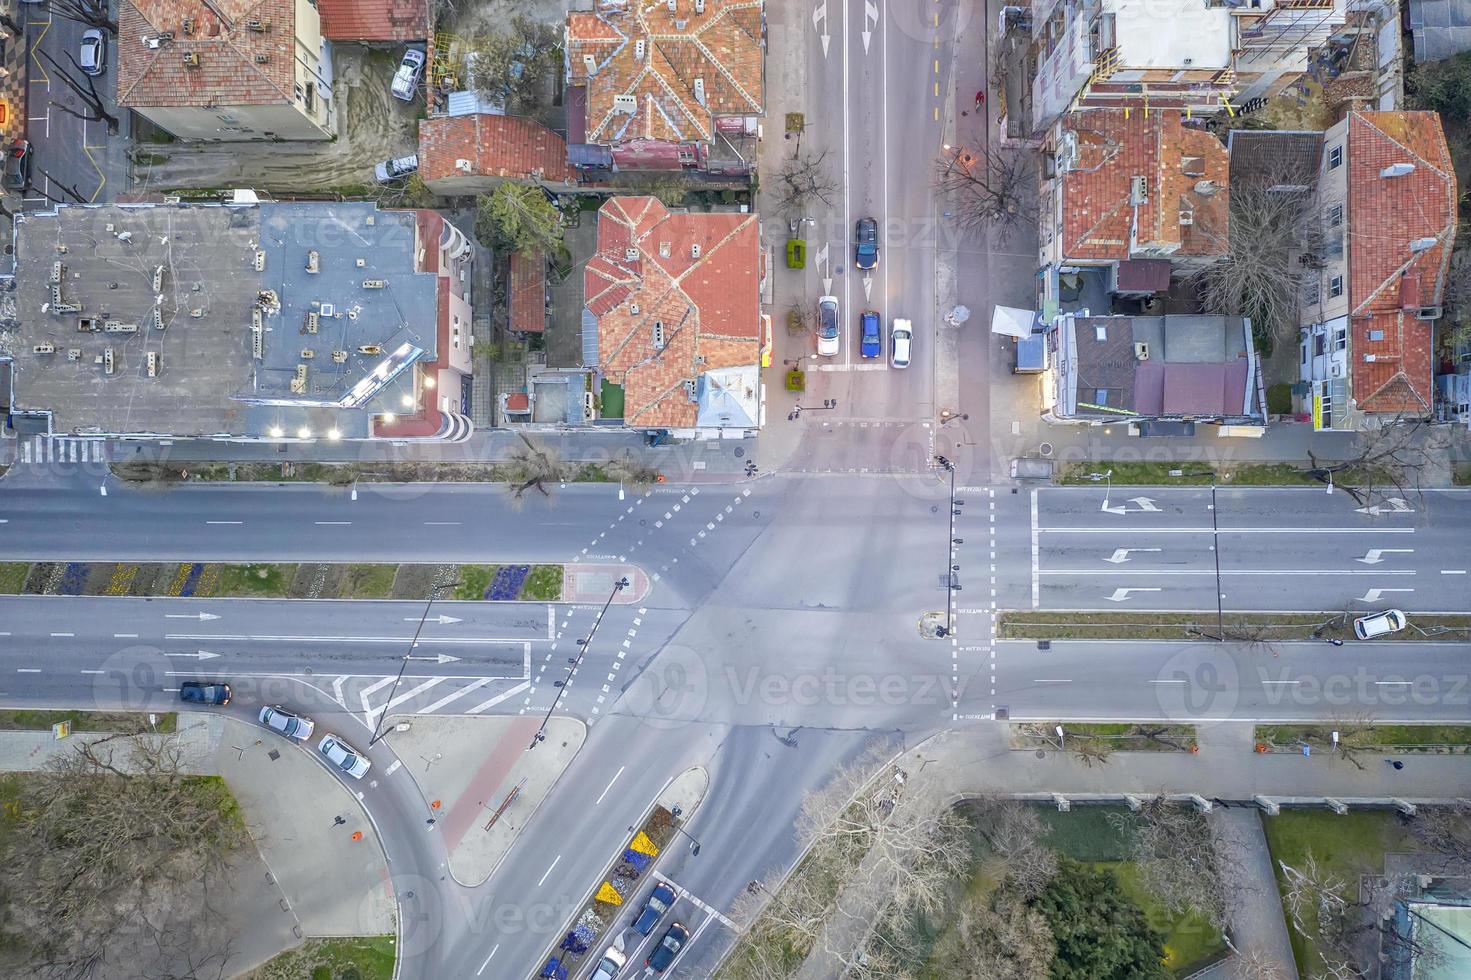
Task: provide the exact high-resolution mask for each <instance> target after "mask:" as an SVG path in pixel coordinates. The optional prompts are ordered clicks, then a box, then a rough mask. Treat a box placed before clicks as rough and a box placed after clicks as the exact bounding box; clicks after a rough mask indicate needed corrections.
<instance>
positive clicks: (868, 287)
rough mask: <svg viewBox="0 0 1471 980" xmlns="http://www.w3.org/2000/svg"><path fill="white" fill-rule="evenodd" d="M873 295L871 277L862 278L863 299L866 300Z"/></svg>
mask: <svg viewBox="0 0 1471 980" xmlns="http://www.w3.org/2000/svg"><path fill="white" fill-rule="evenodd" d="M872 295H873V276H864V277H863V298H864V299H865V300H867V299H868V298H869V297H870V296H872Z"/></svg>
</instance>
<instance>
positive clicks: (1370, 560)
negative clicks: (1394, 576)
mask: <svg viewBox="0 0 1471 980" xmlns="http://www.w3.org/2000/svg"><path fill="white" fill-rule="evenodd" d="M1414 553H1415V549H1414V548H1370V549H1369V553H1368V554H1366V555H1365V556H1364V557H1362V558H1355V559H1354V561H1361V562H1363V563H1364V564H1365V565H1377V564H1379V563H1380V562H1381V561H1383V560H1384V559H1383V558H1382V557H1380V556H1381V555H1413V554H1414Z"/></svg>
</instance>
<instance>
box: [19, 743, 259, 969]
mask: <svg viewBox="0 0 1471 980" xmlns="http://www.w3.org/2000/svg"><path fill="white" fill-rule="evenodd" d="M74 744H75V748H74V750H73V751H71V752H68V753H65V754H63V755H61V756H59V757H57V758H56V759H55V760H54V761H53V762H52V763H51V764H50V765H49V766H48V768H47V769H46V770H44V772H43V774H42V775H41V776H40V777H39V778H38V779H37V780H36V781H35V783H34V784H33V789H32V792H30V793H29V794H28V795H27V796H26V798H25V799H24V800H23V801H22V804H21V807H20V810H19V813H18V816H17V821H16V826H15V829H14V830H13V832H12V834H11V836H10V839H9V846H8V849H7V858H8V861H7V863H6V865H5V867H3V868H0V879H3V882H4V885H5V887H6V891H7V893H8V900H7V902H8V908H9V910H10V917H9V920H8V922H7V923H6V928H7V929H8V930H10V931H11V932H12V933H15V934H18V935H20V936H22V937H23V938H24V941H25V943H26V945H27V946H28V948H29V950H30V951H31V953H32V956H33V963H32V966H33V968H34V969H35V971H36V975H39V976H42V977H46V978H58V980H72V978H82V977H88V976H91V975H93V974H94V973H96V972H98V971H99V970H100V969H101V968H102V966H103V964H105V963H107V962H109V960H110V959H112V960H116V959H118V958H119V957H121V956H125V955H127V954H124V953H121V952H119V949H121V948H130V949H135V948H136V946H133V947H130V946H129V944H130V943H135V942H136V941H137V937H138V936H139V935H140V933H141V934H142V935H143V936H145V937H148V936H149V935H150V933H152V936H151V938H150V939H149V940H148V941H149V942H152V943H153V944H154V945H155V946H157V947H158V948H159V949H160V950H163V948H164V946H171V947H172V948H174V949H175V950H176V951H177V948H179V947H180V944H187V940H186V939H185V938H184V937H183V936H182V935H180V934H178V933H174V932H170V931H169V928H170V927H169V926H168V925H167V923H168V922H169V921H170V919H171V918H172V917H173V916H175V915H178V914H179V913H180V910H181V909H184V910H187V909H191V908H193V909H195V910H196V911H197V907H198V906H199V905H200V902H199V898H198V893H199V890H200V889H204V890H205V894H206V896H207V893H208V888H209V887H211V886H212V885H214V884H215V883H219V882H222V881H223V880H224V876H225V872H226V871H227V870H228V868H229V864H230V861H231V858H232V855H233V854H234V852H235V850H236V849H237V848H238V847H239V846H240V845H241V843H242V842H243V841H244V840H245V839H246V835H245V831H244V827H243V825H242V823H241V820H240V815H239V811H238V809H237V808H236V806H235V803H234V800H233V798H231V796H230V794H229V791H228V790H226V789H225V788H224V785H223V784H222V783H220V782H218V781H217V780H206V779H200V778H197V777H192V776H189V775H187V774H186V772H185V771H184V768H183V754H182V751H181V748H180V745H179V743H178V741H177V739H176V738H173V737H168V736H157V735H152V734H140V735H131V736H112V737H108V738H104V739H97V740H92V741H81V740H79V741H77V742H76V743H74ZM159 923H164V925H160V924H159ZM201 966H203V964H201ZM219 966H220V968H221V969H223V963H220V964H219Z"/></svg>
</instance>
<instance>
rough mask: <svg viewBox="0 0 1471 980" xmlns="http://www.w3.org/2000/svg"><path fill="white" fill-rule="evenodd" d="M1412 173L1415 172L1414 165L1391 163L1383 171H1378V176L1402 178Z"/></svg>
mask: <svg viewBox="0 0 1471 980" xmlns="http://www.w3.org/2000/svg"><path fill="white" fill-rule="evenodd" d="M1414 172H1415V165H1414V164H1413V163H1391V164H1390V165H1389V166H1387V167H1385V168H1384V169H1383V170H1381V171H1379V176H1381V177H1404V176H1406V175H1408V174H1412V173H1414Z"/></svg>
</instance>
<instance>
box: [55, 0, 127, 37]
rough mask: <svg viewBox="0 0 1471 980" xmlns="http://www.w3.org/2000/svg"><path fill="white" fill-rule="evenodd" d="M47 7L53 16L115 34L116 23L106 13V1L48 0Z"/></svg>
mask: <svg viewBox="0 0 1471 980" xmlns="http://www.w3.org/2000/svg"><path fill="white" fill-rule="evenodd" d="M48 6H49V7H50V8H51V13H52V15H53V16H56V17H64V18H66V19H67V20H73V21H76V22H77V23H78V24H86V25H87V26H88V27H100V28H101V29H102V30H104V31H107V32H108V33H109V34H116V33H117V21H116V20H114V19H113V18H112V16H111V15H110V14H109V13H108V8H107V0H50V3H49V4H48Z"/></svg>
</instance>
